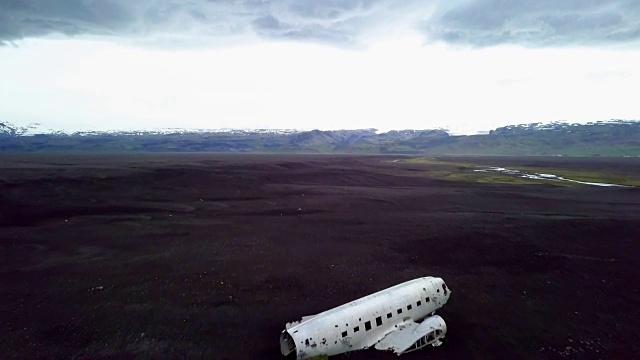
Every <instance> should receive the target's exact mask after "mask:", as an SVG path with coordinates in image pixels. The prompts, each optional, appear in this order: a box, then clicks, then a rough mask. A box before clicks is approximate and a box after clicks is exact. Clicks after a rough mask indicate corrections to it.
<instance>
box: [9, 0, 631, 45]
mask: <svg viewBox="0 0 640 360" xmlns="http://www.w3.org/2000/svg"><path fill="white" fill-rule="evenodd" d="M396 25H399V26H405V25H406V26H409V27H414V28H416V29H418V30H420V31H422V32H424V34H425V36H426V38H427V40H428V41H430V42H435V41H444V42H448V43H459V44H467V45H473V46H488V45H495V44H502V43H516V44H524V45H533V46H545V45H567V44H568V45H572V44H579V45H602V44H616V43H636V44H637V43H638V40H639V39H640V1H638V0H617V1H615V0H614V1H607V2H603V1H596V0H449V1H446V0H430V1H429V0H427V1H420V0H403V1H394V0H322V1H321V0H318V1H316V0H313V1H312V0H226V1H225V0H135V1H133V0H0V45H2V44H3V43H10V42H13V41H16V40H20V39H24V38H33V37H42V36H46V35H49V34H55V33H57V34H65V35H69V36H74V35H107V36H115V37H144V36H147V35H170V36H176V37H179V36H184V38H185V39H186V40H187V41H188V38H189V37H190V36H194V35H202V36H212V37H216V36H218V37H220V36H226V35H236V34H244V33H255V34H257V35H258V36H261V37H265V38H272V39H295V40H302V41H322V42H327V43H333V44H355V43H357V42H358V39H359V37H360V36H361V35H362V34H363V33H365V32H366V31H368V30H371V29H376V28H379V27H385V29H386V28H389V26H391V27H393V26H396Z"/></svg>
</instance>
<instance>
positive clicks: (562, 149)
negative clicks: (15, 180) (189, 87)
mask: <svg viewBox="0 0 640 360" xmlns="http://www.w3.org/2000/svg"><path fill="white" fill-rule="evenodd" d="M0 151H5V152H6V151H14V152H34V151H45V152H50V151H71V152H73V151H95V152H267V153H276V152H278V153H280V152H291V153H358V154H430V155H564V156H640V121H635V120H608V121H598V122H592V123H586V124H571V123H567V122H561V121H559V122H553V123H547V124H543V123H532V124H519V125H509V126H504V127H499V128H497V129H494V130H491V131H489V132H488V133H485V134H479V135H451V134H449V133H448V132H447V131H445V130H442V129H434V130H392V131H388V132H384V133H379V132H377V131H376V129H358V130H293V129H283V130H272V129H256V130H249V129H221V130H207V129H161V130H136V131H79V132H73V133H66V132H62V131H55V130H42V128H41V127H40V126H39V124H33V125H30V126H27V127H17V126H13V125H12V124H9V123H6V122H0Z"/></svg>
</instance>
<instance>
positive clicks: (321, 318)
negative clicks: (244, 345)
mask: <svg viewBox="0 0 640 360" xmlns="http://www.w3.org/2000/svg"><path fill="white" fill-rule="evenodd" d="M450 295H451V291H450V290H449V288H447V285H446V284H445V283H444V281H443V280H442V279H441V278H436V277H423V278H419V279H415V280H411V281H407V282H404V283H402V284H398V285H396V286H393V287H390V288H388V289H385V290H382V291H378V292H377V293H374V294H371V295H368V296H365V297H363V298H360V299H358V300H355V301H352V302H350V303H347V304H344V305H341V306H338V307H336V308H333V309H330V310H327V311H325V312H322V313H320V314H317V315H312V316H304V317H302V319H301V320H300V321H294V322H291V323H287V324H286V326H285V330H283V331H282V333H281V334H280V351H281V352H282V355H284V356H287V355H289V354H291V353H295V354H296V359H298V360H302V359H309V358H313V357H315V356H332V355H338V354H342V353H345V352H349V351H355V350H362V349H367V348H370V347H372V346H374V347H375V348H376V349H378V350H388V351H393V352H395V353H396V354H398V355H401V354H404V353H408V352H411V351H414V350H418V349H421V348H423V347H426V346H439V345H440V344H442V341H441V340H442V339H443V338H444V336H445V334H446V332H447V326H446V324H445V322H444V320H443V319H442V318H441V317H440V316H438V315H435V314H434V313H435V311H436V310H437V309H439V308H441V307H442V306H443V305H444V304H446V303H447V300H449V296H450Z"/></svg>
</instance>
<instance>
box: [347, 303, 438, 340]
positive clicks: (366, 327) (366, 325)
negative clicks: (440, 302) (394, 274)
mask: <svg viewBox="0 0 640 360" xmlns="http://www.w3.org/2000/svg"><path fill="white" fill-rule="evenodd" d="M429 301H431V299H429V298H428V297H427V298H426V299H425V302H429ZM420 305H422V301H421V300H418V301H417V302H416V306H420ZM411 309H412V305H411V304H409V305H407V311H408V310H411ZM396 312H397V313H398V315H400V314H402V308H399V309H398V310H396ZM391 317H393V313H392V312H390V313H388V314H387V319H391ZM360 320H362V319H360ZM376 326H382V316H378V317H377V318H376ZM336 327H338V325H336ZM364 330H365V331H369V330H371V321H367V322H365V323H364ZM358 331H360V326H356V327H354V328H353V333H354V334H355V333H357V332H358ZM347 335H349V334H348V332H347V331H346V330H345V331H343V332H342V337H343V338H344V337H347Z"/></svg>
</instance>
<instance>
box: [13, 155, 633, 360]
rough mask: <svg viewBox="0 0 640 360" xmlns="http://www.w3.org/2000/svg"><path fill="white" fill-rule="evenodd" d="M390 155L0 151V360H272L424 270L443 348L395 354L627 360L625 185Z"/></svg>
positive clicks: (626, 166) (629, 221) (628, 162)
mask: <svg viewBox="0 0 640 360" xmlns="http://www.w3.org/2000/svg"><path fill="white" fill-rule="evenodd" d="M396 158H397V157H356V156H311V155H299V156H293V155H278V156H276V155H268V156H267V155H263V156H260V155H130V156H125V155H117V156H111V155H85V156H82V155H66V156H65V155H6V154H4V155H0V281H1V283H0V321H1V322H0V354H3V355H2V357H3V358H99V357H100V358H109V357H111V358H131V357H151V358H184V357H190V358H214V359H246V358H253V359H279V358H282V357H281V355H280V353H279V347H278V336H279V333H280V331H281V330H282V329H283V327H284V324H285V323H286V322H287V321H291V320H296V319H298V318H300V317H301V316H303V315H310V314H315V313H317V312H320V311H323V310H326V309H329V308H331V307H334V306H337V305H340V304H342V303H345V302H348V301H350V300H353V299H356V298H358V297H361V296H364V295H367V294H370V293H372V292H375V291H378V290H381V289H384V288H386V287H388V286H392V285H395V284H397V283H400V282H403V281H406V280H410V279H413V278H416V277H420V276H426V275H434V276H440V277H442V278H444V279H445V281H446V282H447V284H448V285H449V287H450V288H451V289H452V291H453V293H452V296H451V299H450V301H449V303H448V304H447V305H446V306H445V307H444V308H443V309H441V310H440V311H439V314H440V315H441V316H442V317H443V318H444V319H445V321H447V324H448V327H449V333H448V336H447V338H446V339H445V341H444V344H443V345H442V346H441V347H439V348H430V349H424V350H421V351H419V352H415V353H412V354H407V355H404V356H403V357H402V358H403V359H425V358H452V359H453V358H455V359H463V358H466V359H469V358H562V357H571V358H625V359H627V358H632V357H635V358H639V357H640V332H639V329H640V314H639V312H640V294H639V293H638V290H639V287H640V286H639V284H640V262H639V261H638V256H639V255H640V189H628V188H626V189H625V188H598V187H591V186H576V187H560V186H554V185H552V184H542V185H500V184H479V183H462V182H446V181H439V180H435V179H429V178H426V177H424V176H421V175H419V174H420V171H419V170H420V165H415V164H406V163H402V162H391V161H390V160H393V159H396ZM465 161H470V162H477V163H482V164H487V165H496V166H507V165H510V166H513V165H514V164H516V165H517V164H521V165H522V164H527V165H530V164H533V163H535V164H536V166H540V165H544V164H545V163H547V162H549V163H553V164H554V166H555V167H557V166H567V167H568V168H593V169H596V168H605V169H609V168H611V169H613V168H615V169H618V170H624V171H627V172H629V173H636V174H637V173H638V172H640V161H638V160H636V159H624V160H608V159H567V158H562V159H558V158H553V159H548V158H490V159H482V158H475V159H465ZM425 166H426V165H425ZM345 358H349V359H396V358H397V357H396V356H395V355H393V354H392V353H383V352H378V351H375V350H367V351H362V352H358V353H352V354H351V355H348V356H345Z"/></svg>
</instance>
